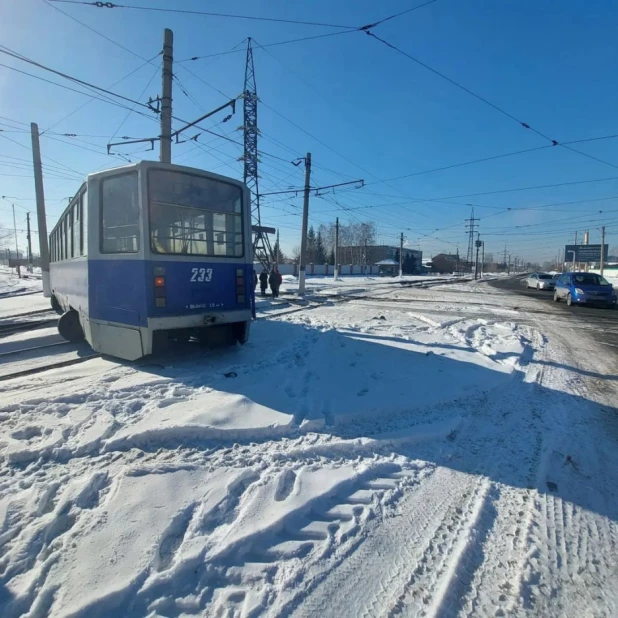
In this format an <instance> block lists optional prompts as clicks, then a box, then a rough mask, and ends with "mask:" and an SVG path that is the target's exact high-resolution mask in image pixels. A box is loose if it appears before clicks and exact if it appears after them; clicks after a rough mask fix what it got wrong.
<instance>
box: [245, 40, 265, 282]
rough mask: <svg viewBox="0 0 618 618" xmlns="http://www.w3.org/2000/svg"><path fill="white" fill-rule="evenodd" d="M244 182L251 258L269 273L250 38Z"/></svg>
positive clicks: (246, 95) (246, 69) (248, 46)
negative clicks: (247, 194)
mask: <svg viewBox="0 0 618 618" xmlns="http://www.w3.org/2000/svg"><path fill="white" fill-rule="evenodd" d="M242 129H243V158H242V161H243V162H244V171H243V181H244V183H245V184H246V185H247V187H248V188H249V191H250V192H251V228H252V231H253V233H254V237H253V258H254V260H257V261H258V262H260V264H262V266H263V267H264V268H265V269H266V270H270V266H271V264H270V262H271V259H272V249H271V246H270V239H269V238H268V234H269V229H268V228H266V227H262V218H261V215H260V190H259V175H258V134H259V131H258V96H257V85H256V81H255V66H254V64H253V47H252V45H251V37H249V39H248V40H247V57H246V60H245V83H244V89H243V126H242Z"/></svg>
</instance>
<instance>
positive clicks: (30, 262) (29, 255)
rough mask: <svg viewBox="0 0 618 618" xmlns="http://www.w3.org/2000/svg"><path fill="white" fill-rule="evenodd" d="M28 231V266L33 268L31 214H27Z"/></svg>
mask: <svg viewBox="0 0 618 618" xmlns="http://www.w3.org/2000/svg"><path fill="white" fill-rule="evenodd" d="M26 230H27V236H26V239H27V240H28V265H29V266H32V241H31V236H30V213H27V214H26Z"/></svg>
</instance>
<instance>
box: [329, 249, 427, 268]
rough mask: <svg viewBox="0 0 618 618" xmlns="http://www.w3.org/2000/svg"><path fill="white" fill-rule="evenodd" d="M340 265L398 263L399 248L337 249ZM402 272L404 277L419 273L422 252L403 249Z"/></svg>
mask: <svg viewBox="0 0 618 618" xmlns="http://www.w3.org/2000/svg"><path fill="white" fill-rule="evenodd" d="M338 257H339V263H340V264H342V265H343V264H358V265H360V266H366V265H371V264H377V263H378V262H382V261H384V260H394V261H395V262H397V263H399V247H393V246H390V245H367V246H364V245H357V246H351V247H339V256H338ZM402 257H403V272H404V274H406V275H413V274H416V273H420V272H421V270H422V263H423V252H422V251H417V250H416V249H408V248H407V247H404V248H403V256H402Z"/></svg>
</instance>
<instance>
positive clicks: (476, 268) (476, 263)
mask: <svg viewBox="0 0 618 618" xmlns="http://www.w3.org/2000/svg"><path fill="white" fill-rule="evenodd" d="M474 244H475V246H476V260H474V280H475V281H476V280H477V279H478V278H479V249H480V248H481V238H480V234H477V237H476V242H475V243H474Z"/></svg>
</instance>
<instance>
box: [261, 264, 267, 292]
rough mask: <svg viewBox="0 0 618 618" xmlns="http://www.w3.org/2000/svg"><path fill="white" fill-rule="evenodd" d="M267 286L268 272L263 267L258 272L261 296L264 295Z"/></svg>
mask: <svg viewBox="0 0 618 618" xmlns="http://www.w3.org/2000/svg"><path fill="white" fill-rule="evenodd" d="M267 287H268V273H267V272H266V269H264V270H263V271H262V272H261V273H260V290H261V291H262V296H265V295H266V288H267Z"/></svg>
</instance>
